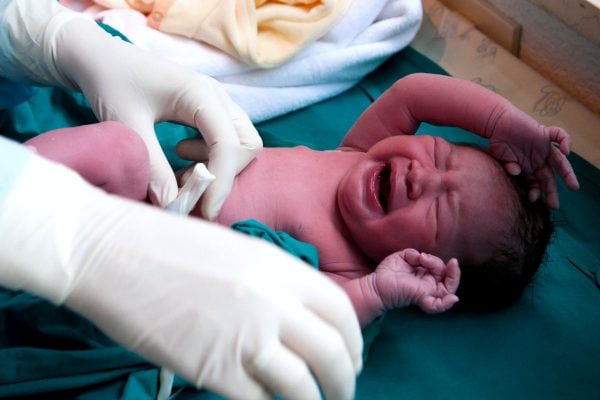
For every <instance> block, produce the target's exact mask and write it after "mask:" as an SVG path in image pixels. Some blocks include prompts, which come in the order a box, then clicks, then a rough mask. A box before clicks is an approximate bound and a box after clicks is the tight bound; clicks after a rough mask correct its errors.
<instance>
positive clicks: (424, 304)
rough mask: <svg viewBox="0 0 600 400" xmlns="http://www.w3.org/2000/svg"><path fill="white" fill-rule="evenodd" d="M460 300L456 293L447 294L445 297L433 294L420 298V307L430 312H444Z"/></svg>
mask: <svg viewBox="0 0 600 400" xmlns="http://www.w3.org/2000/svg"><path fill="white" fill-rule="evenodd" d="M457 302H458V297H457V296H456V295H454V294H447V295H445V296H444V297H435V296H432V295H428V296H424V297H422V298H421V300H419V308H421V310H423V311H425V312H426V313H429V314H437V313H442V312H444V311H448V310H449V309H451V308H452V306H453V305H455V304H456V303H457Z"/></svg>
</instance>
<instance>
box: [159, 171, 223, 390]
mask: <svg viewBox="0 0 600 400" xmlns="http://www.w3.org/2000/svg"><path fill="white" fill-rule="evenodd" d="M182 179H183V181H184V184H183V186H182V187H181V189H180V190H179V194H178V195H177V197H176V198H175V200H173V201H172V202H171V203H169V204H168V205H167V206H166V207H165V210H168V211H171V212H174V213H177V214H181V215H188V214H189V213H190V212H191V211H192V210H193V209H194V207H195V206H196V203H198V200H200V196H202V194H203V193H204V191H205V190H206V188H207V187H208V185H210V183H211V182H212V181H214V180H215V176H214V175H213V174H211V173H210V172H209V171H208V169H206V166H205V165H204V164H201V163H198V164H196V165H195V166H194V168H193V169H192V170H191V172H190V171H188V172H186V173H185V174H184V175H183V178H182ZM174 379H175V374H174V373H173V372H172V371H170V370H168V369H167V368H164V367H163V368H161V369H160V376H159V388H158V393H157V395H156V400H168V399H169V397H170V396H171V391H172V390H173V381H174Z"/></svg>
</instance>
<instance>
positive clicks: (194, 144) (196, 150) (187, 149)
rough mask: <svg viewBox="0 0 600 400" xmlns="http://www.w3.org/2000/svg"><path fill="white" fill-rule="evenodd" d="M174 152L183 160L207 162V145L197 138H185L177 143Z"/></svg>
mask: <svg viewBox="0 0 600 400" xmlns="http://www.w3.org/2000/svg"><path fill="white" fill-rule="evenodd" d="M175 153H177V155H178V156H179V157H181V158H183V159H184V160H190V161H196V162H202V163H203V162H207V161H208V146H207V145H206V142H205V141H204V140H202V139H199V138H192V139H185V140H182V141H181V142H179V143H177V146H176V147H175Z"/></svg>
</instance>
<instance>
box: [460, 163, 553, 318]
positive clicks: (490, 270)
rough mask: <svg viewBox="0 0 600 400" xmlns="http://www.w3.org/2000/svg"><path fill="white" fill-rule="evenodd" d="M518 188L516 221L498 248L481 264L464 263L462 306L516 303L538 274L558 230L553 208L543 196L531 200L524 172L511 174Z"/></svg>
mask: <svg viewBox="0 0 600 400" xmlns="http://www.w3.org/2000/svg"><path fill="white" fill-rule="evenodd" d="M506 180H507V181H508V183H507V187H509V188H512V189H514V196H512V201H511V203H512V204H510V207H511V209H512V213H511V216H512V221H511V222H510V223H509V225H508V226H507V229H505V230H504V233H503V234H502V236H501V239H500V240H499V242H498V243H497V244H496V246H495V248H496V251H495V252H494V253H493V254H492V255H491V256H490V257H489V258H488V259H487V260H485V261H483V262H477V264H469V263H468V262H462V261H461V263H460V269H461V278H460V286H459V288H458V291H457V293H456V294H457V296H458V297H459V299H460V301H459V303H458V304H457V306H459V307H457V308H458V309H466V310H471V311H494V310H499V309H502V308H506V307H508V306H509V305H511V304H513V303H514V302H515V301H516V300H517V299H518V298H519V297H520V296H521V294H522V293H523V291H524V289H525V287H527V286H528V285H529V284H530V283H531V282H532V280H533V278H534V276H535V275H536V273H537V271H538V269H539V267H540V265H541V264H542V262H543V260H544V256H545V254H546V249H547V247H548V244H549V243H550V239H551V237H552V234H553V232H554V224H553V222H552V220H551V218H550V210H549V209H548V206H547V205H546V204H545V202H544V201H543V200H542V199H538V200H537V201H535V202H531V201H530V200H529V198H528V192H529V184H528V182H527V179H526V178H525V177H523V175H519V176H509V175H508V174H506Z"/></svg>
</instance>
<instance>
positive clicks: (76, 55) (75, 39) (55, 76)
mask: <svg viewBox="0 0 600 400" xmlns="http://www.w3.org/2000/svg"><path fill="white" fill-rule="evenodd" d="M2 28H3V29H6V32H4V33H3V34H2V35H3V36H8V38H9V39H8V40H5V41H2V40H0V52H2V53H5V58H7V59H8V61H7V64H8V67H7V68H8V69H9V70H13V71H19V72H21V73H22V74H23V75H24V78H25V80H30V81H34V82H39V83H43V84H51V85H62V86H67V87H70V88H73V89H80V90H81V91H82V92H83V93H84V95H85V96H86V98H87V99H88V100H89V102H90V104H91V106H92V109H93V110H94V113H95V114H96V117H98V119H99V120H101V121H111V120H114V121H121V122H123V123H124V124H126V125H128V126H129V127H130V128H132V129H134V130H135V131H136V132H138V134H139V135H140V136H141V137H142V138H143V139H144V141H145V143H146V146H147V147H148V152H149V155H150V163H151V177H150V186H149V194H150V198H151V200H152V201H153V202H154V203H157V204H159V205H160V206H165V205H167V204H168V203H169V202H171V201H172V200H173V199H174V198H175V196H176V195H177V184H176V181H175V176H174V174H173V171H172V169H171V168H170V166H169V164H168V162H167V159H166V157H165V155H164V153H163V151H162V149H161V147H160V145H159V143H158V140H157V138H156V134H155V132H154V124H155V123H156V122H158V121H164V120H172V121H176V122H180V123H183V124H186V125H189V126H193V127H196V128H198V130H200V132H201V133H202V136H203V137H204V139H205V141H206V143H207V145H208V149H209V163H208V169H209V170H210V171H211V173H213V174H214V175H215V176H216V178H217V179H216V181H215V182H213V183H212V184H211V185H210V187H209V188H208V190H207V192H206V195H205V196H204V197H203V204H202V212H203V214H204V216H205V217H206V218H208V219H214V218H215V217H216V216H217V214H218V212H219V211H220V209H221V206H222V205H223V202H224V201H225V198H226V197H227V195H228V194H229V191H230V190H231V186H232V184H233V179H234V177H235V175H236V174H237V173H239V172H240V171H241V170H242V169H243V168H244V167H245V166H246V165H247V164H248V163H249V162H250V161H251V160H252V159H253V158H254V157H255V156H256V154H257V153H258V152H259V151H260V150H261V149H262V141H261V139H260V136H259V135H258V133H257V131H256V129H255V128H254V126H253V125H252V122H251V121H250V119H249V118H248V116H247V115H246V113H245V112H244V111H243V110H242V109H241V108H240V107H239V106H238V105H237V104H235V103H234V102H233V101H232V100H231V98H230V97H229V96H228V95H227V93H226V92H225V91H224V90H223V88H222V87H221V86H220V84H219V83H218V82H217V81H216V80H214V79H212V78H210V77H208V76H205V75H202V74H198V73H195V72H193V71H192V70H188V69H185V68H182V67H179V66H177V65H175V64H172V63H170V62H168V61H166V60H164V59H161V58H159V57H158V56H156V55H153V54H150V53H147V52H145V51H143V50H141V49H139V48H137V47H135V46H134V45H131V44H129V43H126V42H124V41H123V40H121V39H120V38H116V37H112V36H111V35H109V34H108V33H106V32H104V31H103V30H102V29H101V28H99V27H98V26H97V25H96V23H94V22H93V21H91V20H88V19H87V18H85V17H83V16H82V15H80V14H78V13H75V12H73V11H70V10H68V9H66V8H64V7H61V6H59V5H58V4H57V3H56V2H55V1H49V0H48V1H41V2H40V1H39V0H37V1H36V0H13V1H12V2H11V3H10V4H9V5H8V6H7V7H6V10H4V15H3V26H2ZM6 41H8V42H10V48H8V47H7V45H6V43H3V42H6ZM6 53H10V54H9V57H6ZM1 58H2V57H0V59H1ZM15 73H17V72H15Z"/></svg>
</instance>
